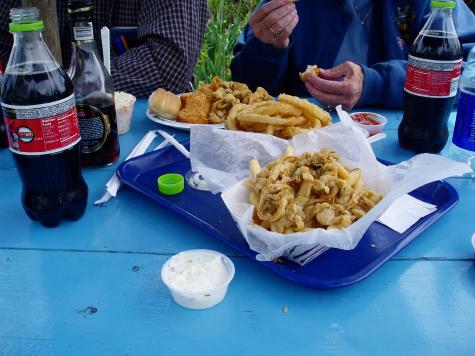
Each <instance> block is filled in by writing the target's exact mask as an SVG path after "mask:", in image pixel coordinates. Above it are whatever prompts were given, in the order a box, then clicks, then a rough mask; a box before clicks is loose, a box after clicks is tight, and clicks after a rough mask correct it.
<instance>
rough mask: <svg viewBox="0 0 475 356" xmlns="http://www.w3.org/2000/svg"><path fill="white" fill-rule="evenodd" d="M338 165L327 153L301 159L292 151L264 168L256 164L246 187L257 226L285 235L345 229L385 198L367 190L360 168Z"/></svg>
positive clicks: (314, 153)
mask: <svg viewBox="0 0 475 356" xmlns="http://www.w3.org/2000/svg"><path fill="white" fill-rule="evenodd" d="M338 161H339V157H338V155H337V154H336V153H335V152H332V151H329V150H327V149H323V150H322V151H320V152H310V153H305V154H303V155H301V156H296V155H294V153H293V150H292V149H289V150H287V151H286V153H285V154H284V155H283V156H282V157H280V158H278V159H277V160H275V161H273V162H271V163H269V164H268V165H267V166H266V167H264V168H261V166H260V165H259V163H258V162H257V161H256V160H252V161H251V163H250V177H249V179H248V180H247V182H246V185H247V187H248V188H249V189H250V195H249V199H250V202H251V203H252V204H253V205H254V214H253V220H254V223H256V224H258V225H260V226H262V227H263V228H265V229H267V230H270V231H274V232H278V233H284V234H286V233H293V232H300V231H306V230H308V229H314V228H323V229H342V228H345V227H347V226H349V225H351V224H352V223H353V222H355V221H357V220H358V219H361V218H362V217H363V216H364V215H365V214H366V213H367V212H368V211H369V210H371V209H372V208H373V207H374V206H375V205H376V204H377V203H378V202H379V201H380V200H381V198H382V197H381V195H380V194H377V193H376V192H374V191H372V190H370V189H367V188H365V187H364V182H363V179H362V177H361V171H360V169H354V170H349V169H348V168H346V167H344V166H343V165H341V164H340V163H339V162H338Z"/></svg>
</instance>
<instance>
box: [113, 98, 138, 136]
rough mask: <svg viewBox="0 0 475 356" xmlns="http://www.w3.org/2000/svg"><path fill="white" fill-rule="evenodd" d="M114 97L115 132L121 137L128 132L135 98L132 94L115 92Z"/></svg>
mask: <svg viewBox="0 0 475 356" xmlns="http://www.w3.org/2000/svg"><path fill="white" fill-rule="evenodd" d="M114 97H115V98H114V99H115V112H116V116H117V131H118V133H119V135H123V134H125V133H127V132H129V130H130V125H131V123H132V114H133V112H134V105H135V101H136V98H135V96H133V95H132V94H129V93H126V92H123V91H116V92H115V94H114Z"/></svg>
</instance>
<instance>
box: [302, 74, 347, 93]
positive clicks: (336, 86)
mask: <svg viewBox="0 0 475 356" xmlns="http://www.w3.org/2000/svg"><path fill="white" fill-rule="evenodd" d="M308 82H309V83H310V84H311V85H312V87H314V88H315V89H317V90H319V91H322V92H325V93H329V94H340V95H350V94H351V92H352V88H351V83H350V82H349V81H348V80H344V81H341V82H340V81H335V80H326V79H322V78H320V77H317V76H316V75H312V76H310V77H309V78H308Z"/></svg>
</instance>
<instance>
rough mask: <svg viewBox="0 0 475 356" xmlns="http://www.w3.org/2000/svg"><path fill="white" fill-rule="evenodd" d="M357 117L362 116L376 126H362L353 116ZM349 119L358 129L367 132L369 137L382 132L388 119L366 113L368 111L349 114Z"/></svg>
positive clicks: (372, 113)
mask: <svg viewBox="0 0 475 356" xmlns="http://www.w3.org/2000/svg"><path fill="white" fill-rule="evenodd" d="M357 115H364V116H366V117H367V118H368V119H370V120H373V121H375V122H377V123H378V124H369V125H365V124H362V123H360V122H358V121H357V120H356V119H355V116H357ZM350 117H351V119H352V120H353V121H354V122H355V123H356V124H357V125H358V126H359V127H361V128H363V129H365V130H366V131H368V133H369V135H370V136H373V135H376V134H378V133H381V132H383V130H384V126H386V124H387V123H388V119H386V118H385V117H384V116H383V115H380V114H377V113H374V112H368V111H364V112H363V111H362V112H354V113H351V114H350Z"/></svg>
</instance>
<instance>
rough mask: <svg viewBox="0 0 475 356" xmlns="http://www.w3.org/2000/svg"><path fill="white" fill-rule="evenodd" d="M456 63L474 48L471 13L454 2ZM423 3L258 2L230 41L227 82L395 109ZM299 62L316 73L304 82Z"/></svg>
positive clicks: (427, 4) (423, 15) (425, 9)
mask: <svg viewBox="0 0 475 356" xmlns="http://www.w3.org/2000/svg"><path fill="white" fill-rule="evenodd" d="M456 3H457V7H456V9H455V10H454V13H453V15H454V21H455V26H456V28H457V32H458V35H459V38H460V41H461V43H462V44H463V49H464V58H465V59H466V56H467V55H468V52H469V51H470V49H471V47H472V46H473V45H474V44H475V15H474V14H473V13H472V12H471V11H470V9H469V8H468V7H467V5H466V4H465V3H464V2H463V0H456ZM430 12H431V1H430V0H385V1H377V0H300V1H298V2H296V3H292V2H291V1H289V0H272V1H269V0H267V1H262V2H261V3H260V5H259V6H258V8H257V9H256V11H254V13H253V14H252V15H251V17H250V19H249V23H248V24H247V26H246V27H245V29H244V31H243V33H242V34H241V36H240V37H239V39H238V42H237V44H236V46H235V48H234V58H233V60H232V63H231V72H232V76H233V79H234V80H236V81H240V82H244V83H246V84H248V85H249V86H250V87H251V88H252V89H255V88H256V87H257V86H262V87H264V88H266V89H267V90H268V91H269V92H270V93H271V94H273V95H278V94H279V93H288V94H293V95H298V96H302V97H308V96H309V95H311V96H312V97H314V98H315V99H317V100H318V101H319V102H320V103H322V104H325V105H329V106H333V105H338V104H342V105H343V107H344V108H345V109H347V110H349V109H351V108H353V107H354V106H364V105H366V106H369V105H371V106H383V107H396V108H400V107H402V105H403V87H404V81H405V78H406V65H407V58H408V51H409V47H410V46H411V44H412V42H413V41H414V39H415V38H416V36H417V34H418V33H419V31H420V30H421V29H422V27H423V25H424V24H425V21H426V20H427V19H428V17H429V15H430ZM307 65H318V67H320V73H319V75H318V76H312V77H311V78H310V79H309V80H308V81H306V82H305V83H304V82H302V81H301V80H300V78H299V72H304V71H305V70H306V67H307Z"/></svg>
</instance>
